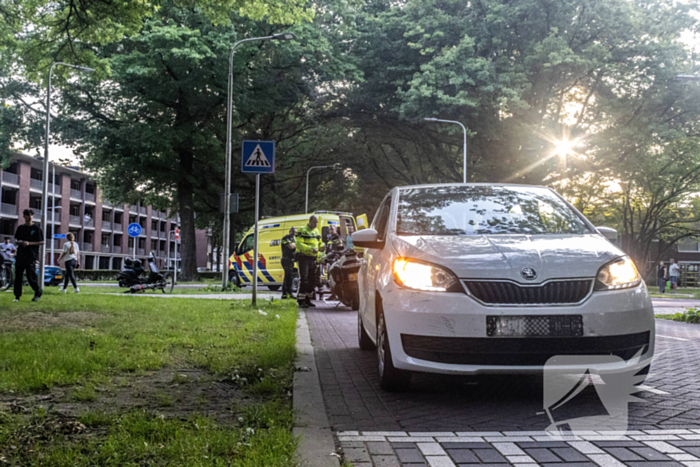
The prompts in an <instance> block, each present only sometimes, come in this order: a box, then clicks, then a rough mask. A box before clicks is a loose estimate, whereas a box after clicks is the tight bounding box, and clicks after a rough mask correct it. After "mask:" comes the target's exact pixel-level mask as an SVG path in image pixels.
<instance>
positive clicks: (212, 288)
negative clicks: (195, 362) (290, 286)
mask: <svg viewBox="0 0 700 467" xmlns="http://www.w3.org/2000/svg"><path fill="white" fill-rule="evenodd" d="M79 287H80V293H81V294H121V293H125V292H126V291H127V290H128V289H126V288H123V287H101V286H79ZM47 290H54V291H56V289H55V288H54V287H51V288H48V287H47ZM260 292H261V293H267V292H269V291H268V290H267V288H261V289H260ZM67 293H68V294H72V293H73V287H71V286H69V287H68V292H67ZM172 293H173V294H174V295H206V294H221V293H225V294H232V295H233V294H240V293H251V289H250V287H249V288H247V289H238V288H236V289H232V290H226V291H224V292H222V291H221V286H220V285H208V286H202V287H200V288H193V287H178V286H177V285H175V287H174V288H173V292H172ZM139 294H140V295H154V294H155V295H163V292H161V291H160V290H146V291H144V292H139Z"/></svg>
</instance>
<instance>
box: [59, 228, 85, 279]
mask: <svg viewBox="0 0 700 467" xmlns="http://www.w3.org/2000/svg"><path fill="white" fill-rule="evenodd" d="M74 240H75V236H74V235H73V234H72V233H67V234H66V243H64V244H63V252H62V253H61V256H59V257H58V262H59V263H60V262H61V260H62V259H65V263H64V265H65V266H66V276H65V278H64V279H63V286H62V287H60V288H59V289H58V290H62V291H63V293H66V292H68V281H69V280H70V281H71V283H72V284H73V292H75V293H78V292H80V289H79V288H78V283H77V282H76V281H75V268H76V267H80V261H79V260H78V258H79V257H80V250H79V249H78V245H77V244H76V243H75V241H74Z"/></svg>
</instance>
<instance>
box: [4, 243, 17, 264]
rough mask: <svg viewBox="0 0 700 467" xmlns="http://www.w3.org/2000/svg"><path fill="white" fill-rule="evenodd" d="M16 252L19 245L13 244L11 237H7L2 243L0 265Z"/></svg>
mask: <svg viewBox="0 0 700 467" xmlns="http://www.w3.org/2000/svg"><path fill="white" fill-rule="evenodd" d="M15 253H17V247H15V246H14V245H13V244H12V242H11V241H10V237H5V242H4V243H2V244H0V265H2V263H3V261H10V260H11V259H12V257H13V256H14V255H15Z"/></svg>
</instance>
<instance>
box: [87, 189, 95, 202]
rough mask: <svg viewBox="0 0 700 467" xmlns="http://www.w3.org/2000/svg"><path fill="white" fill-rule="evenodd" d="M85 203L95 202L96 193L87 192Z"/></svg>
mask: <svg viewBox="0 0 700 467" xmlns="http://www.w3.org/2000/svg"><path fill="white" fill-rule="evenodd" d="M85 201H91V202H93V203H94V202H95V193H88V192H87V191H86V192H85Z"/></svg>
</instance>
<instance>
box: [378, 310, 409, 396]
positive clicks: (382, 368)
mask: <svg viewBox="0 0 700 467" xmlns="http://www.w3.org/2000/svg"><path fill="white" fill-rule="evenodd" d="M377 360H378V362H377V367H378V370H379V386H380V387H381V388H382V389H384V390H387V391H391V392H403V391H407V390H408V388H409V387H410V386H411V372H410V371H406V370H399V369H398V368H396V367H395V366H394V361H393V359H392V357H391V346H390V345H389V337H388V334H387V330H386V321H385V320H384V313H380V314H379V319H378V323H377Z"/></svg>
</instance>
